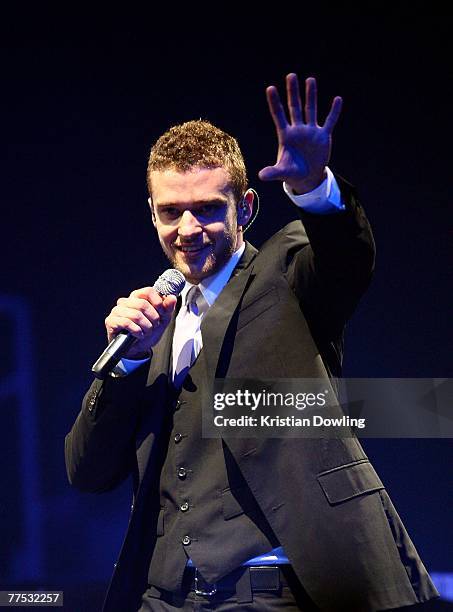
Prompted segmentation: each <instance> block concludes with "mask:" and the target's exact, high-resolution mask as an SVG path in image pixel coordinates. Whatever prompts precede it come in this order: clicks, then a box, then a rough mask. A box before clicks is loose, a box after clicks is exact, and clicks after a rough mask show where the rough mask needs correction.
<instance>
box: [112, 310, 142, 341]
mask: <svg viewBox="0 0 453 612" xmlns="http://www.w3.org/2000/svg"><path fill="white" fill-rule="evenodd" d="M105 326H106V328H107V333H108V335H109V338H112V337H115V336H117V335H118V334H119V333H120V332H121V331H123V330H126V331H128V332H129V333H131V334H132V335H133V336H134V337H135V338H140V339H141V338H143V336H144V334H143V331H142V328H141V327H140V325H137V324H136V323H134V322H133V321H131V320H129V319H128V318H127V317H120V316H111V315H110V316H108V317H107V318H106V320H105Z"/></svg>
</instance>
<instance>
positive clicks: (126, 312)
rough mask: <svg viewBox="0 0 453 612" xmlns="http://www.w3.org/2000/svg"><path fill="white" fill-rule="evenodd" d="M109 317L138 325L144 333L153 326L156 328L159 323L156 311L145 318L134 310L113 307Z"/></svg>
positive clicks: (138, 311) (125, 307)
mask: <svg viewBox="0 0 453 612" xmlns="http://www.w3.org/2000/svg"><path fill="white" fill-rule="evenodd" d="M153 310H154V309H153ZM111 315H112V316H114V317H115V316H118V317H123V318H127V319H129V320H130V321H132V322H133V323H135V324H136V325H139V326H140V328H141V329H142V330H143V331H144V332H147V331H149V330H150V329H151V328H152V327H153V326H154V327H157V326H158V325H159V322H160V315H159V313H158V312H157V311H156V310H154V312H152V313H151V314H150V316H149V318H148V316H145V315H144V314H143V313H142V312H140V310H135V308H128V307H127V306H115V307H114V308H113V309H112V312H111Z"/></svg>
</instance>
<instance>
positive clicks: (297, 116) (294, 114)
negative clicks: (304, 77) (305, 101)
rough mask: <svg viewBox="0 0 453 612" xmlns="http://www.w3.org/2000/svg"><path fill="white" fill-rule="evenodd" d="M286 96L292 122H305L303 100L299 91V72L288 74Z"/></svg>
mask: <svg viewBox="0 0 453 612" xmlns="http://www.w3.org/2000/svg"><path fill="white" fill-rule="evenodd" d="M286 98H287V100H288V109H289V117H290V120H291V123H303V121H304V119H303V116H302V102H301V99H300V92H299V79H298V78H297V74H294V72H291V73H290V74H288V75H287V76H286Z"/></svg>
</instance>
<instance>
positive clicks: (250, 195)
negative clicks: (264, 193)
mask: <svg viewBox="0 0 453 612" xmlns="http://www.w3.org/2000/svg"><path fill="white" fill-rule="evenodd" d="M255 196H256V212H255V214H254V215H253V218H252V219H249V220H248V221H245V220H244V221H242V220H241V217H246V216H247V213H248V212H249V210H250V204H251V203H252V202H253V199H254V197H255ZM259 207H260V200H259V196H258V194H257V192H256V191H255V190H254V189H252V188H249V189H247V191H246V192H245V193H244V195H243V196H242V198H241V200H240V201H239V203H238V206H237V213H238V223H239V225H243V226H244V227H243V230H242V231H244V232H245V231H246V230H247V229H248V228H249V227H250V226H251V224H252V223H253V221H254V220H255V219H256V216H257V214H258V210H259Z"/></svg>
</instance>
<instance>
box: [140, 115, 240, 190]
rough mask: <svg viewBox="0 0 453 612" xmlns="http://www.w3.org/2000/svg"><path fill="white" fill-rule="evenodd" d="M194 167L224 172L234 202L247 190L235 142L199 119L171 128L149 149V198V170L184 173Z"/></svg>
mask: <svg viewBox="0 0 453 612" xmlns="http://www.w3.org/2000/svg"><path fill="white" fill-rule="evenodd" d="M197 167H199V168H225V169H226V170H227V171H228V172H229V174H230V177H231V186H232V190H233V194H234V196H235V198H236V199H237V200H239V199H240V198H241V197H242V195H243V194H244V192H245V191H246V189H247V184H248V181H247V172H246V169H245V163H244V158H243V156H242V153H241V150H240V148H239V144H238V142H237V140H236V139H235V138H233V137H232V136H230V135H229V134H227V133H226V132H224V131H222V130H220V129H219V128H217V127H216V126H215V125H213V124H212V123H210V122H209V121H204V120H202V119H199V120H197V121H187V122H186V123H182V124H180V125H175V126H173V127H172V128H170V129H169V130H168V131H167V132H165V134H162V136H161V137H160V138H159V139H158V140H157V142H156V143H155V144H154V146H153V147H152V148H151V153H150V156H149V161H148V169H147V172H146V180H147V184H148V190H149V193H150V195H151V197H152V185H151V172H153V170H168V169H170V168H171V169H174V170H177V171H180V172H187V171H189V170H191V169H192V168H197Z"/></svg>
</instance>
